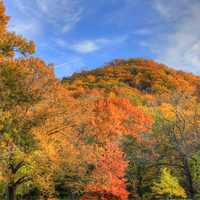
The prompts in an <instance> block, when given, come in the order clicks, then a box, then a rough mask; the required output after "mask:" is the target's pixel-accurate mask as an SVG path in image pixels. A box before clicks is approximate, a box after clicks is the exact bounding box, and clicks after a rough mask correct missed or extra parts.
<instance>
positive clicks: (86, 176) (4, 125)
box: [0, 1, 200, 200]
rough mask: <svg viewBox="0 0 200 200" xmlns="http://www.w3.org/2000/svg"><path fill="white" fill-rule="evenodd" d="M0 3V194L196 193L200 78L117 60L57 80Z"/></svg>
mask: <svg viewBox="0 0 200 200" xmlns="http://www.w3.org/2000/svg"><path fill="white" fill-rule="evenodd" d="M8 21H9V17H7V16H6V15H5V7H4V4H3V2H2V1H0V199H1V200H5V199H7V200H61V199H62V200H75V199H76V200H161V199H163V200H164V199H166V200H167V199H186V198H188V199H195V200H196V199H200V98H199V97H200V92H199V89H200V77H198V76H195V75H193V74H191V73H186V72H180V71H176V70H175V69H172V68H169V67H167V66H165V65H162V64H158V63H156V62H154V61H152V60H145V59H129V60H115V61H113V62H111V63H109V64H107V65H105V66H103V67H102V68H98V69H96V70H92V71H86V72H82V73H77V74H74V75H73V76H72V77H68V78H64V79H63V81H60V80H59V79H58V78H57V77H56V76H55V74H54V70H53V67H52V65H50V64H46V63H45V61H43V59H41V58H37V57H35V56H34V52H35V44H34V42H33V41H29V40H27V39H25V38H23V37H22V36H20V35H17V34H16V33H15V32H9V30H7V27H8Z"/></svg>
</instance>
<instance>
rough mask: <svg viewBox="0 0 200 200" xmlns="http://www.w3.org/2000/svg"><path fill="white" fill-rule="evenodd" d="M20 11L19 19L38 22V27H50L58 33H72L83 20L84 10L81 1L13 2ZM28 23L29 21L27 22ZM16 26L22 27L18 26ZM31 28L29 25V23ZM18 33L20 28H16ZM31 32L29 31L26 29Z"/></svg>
mask: <svg viewBox="0 0 200 200" xmlns="http://www.w3.org/2000/svg"><path fill="white" fill-rule="evenodd" d="M13 1H14V5H15V6H16V8H17V9H18V11H19V13H18V17H19V18H20V17H21V19H23V20H24V19H29V20H30V21H36V22H37V24H38V26H45V25H47V26H49V28H50V29H56V30H57V32H61V33H66V32H68V31H70V30H71V29H72V28H74V26H75V25H76V24H77V23H78V22H79V21H80V20H81V17H82V14H83V8H82V7H81V0H35V1H32V0H29V1H27V0H13ZM25 21H28V20H25ZM16 26H22V25H20V24H17V25H16ZM27 26H29V23H27ZM15 29H16V30H17V31H18V30H19V29H20V27H19V28H18V27H15ZM24 31H29V29H24Z"/></svg>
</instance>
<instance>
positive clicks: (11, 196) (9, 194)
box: [7, 185, 17, 200]
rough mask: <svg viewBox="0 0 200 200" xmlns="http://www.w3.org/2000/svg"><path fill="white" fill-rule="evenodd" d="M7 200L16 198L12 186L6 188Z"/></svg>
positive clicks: (14, 188)
mask: <svg viewBox="0 0 200 200" xmlns="http://www.w3.org/2000/svg"><path fill="white" fill-rule="evenodd" d="M7 200H17V197H16V187H15V186H13V185H9V186H8V190H7Z"/></svg>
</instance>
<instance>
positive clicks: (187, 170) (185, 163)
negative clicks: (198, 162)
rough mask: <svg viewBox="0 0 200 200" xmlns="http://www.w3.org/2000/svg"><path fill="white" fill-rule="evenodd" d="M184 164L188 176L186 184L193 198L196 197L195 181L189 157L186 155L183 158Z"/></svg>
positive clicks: (189, 194)
mask: <svg viewBox="0 0 200 200" xmlns="http://www.w3.org/2000/svg"><path fill="white" fill-rule="evenodd" d="M183 165H184V174H185V177H186V186H187V190H188V196H189V198H191V199H193V197H194V188H193V181H192V175H191V172H190V167H189V163H188V159H187V158H186V157H184V158H183Z"/></svg>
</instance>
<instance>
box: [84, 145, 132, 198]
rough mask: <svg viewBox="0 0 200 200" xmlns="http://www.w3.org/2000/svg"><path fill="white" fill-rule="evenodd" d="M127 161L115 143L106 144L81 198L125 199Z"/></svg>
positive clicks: (126, 196) (126, 194) (126, 195)
mask: <svg viewBox="0 0 200 200" xmlns="http://www.w3.org/2000/svg"><path fill="white" fill-rule="evenodd" d="M127 165H128V163H127V161H125V160H124V155H123V152H122V151H121V149H120V148H119V147H118V145H116V144H111V143H110V144H107V145H106V147H105V149H104V151H103V153H102V154H101V155H100V158H99V159H98V161H97V165H96V169H95V170H94V172H93V174H92V182H91V183H90V184H89V185H88V186H87V188H86V191H87V193H86V194H85V195H84V196H83V197H82V200H86V199H88V200H89V199H90V200H91V199H96V197H99V199H101V200H126V199H127V198H128V193H127V191H126V183H125V179H124V173H125V170H126V168H127Z"/></svg>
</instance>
